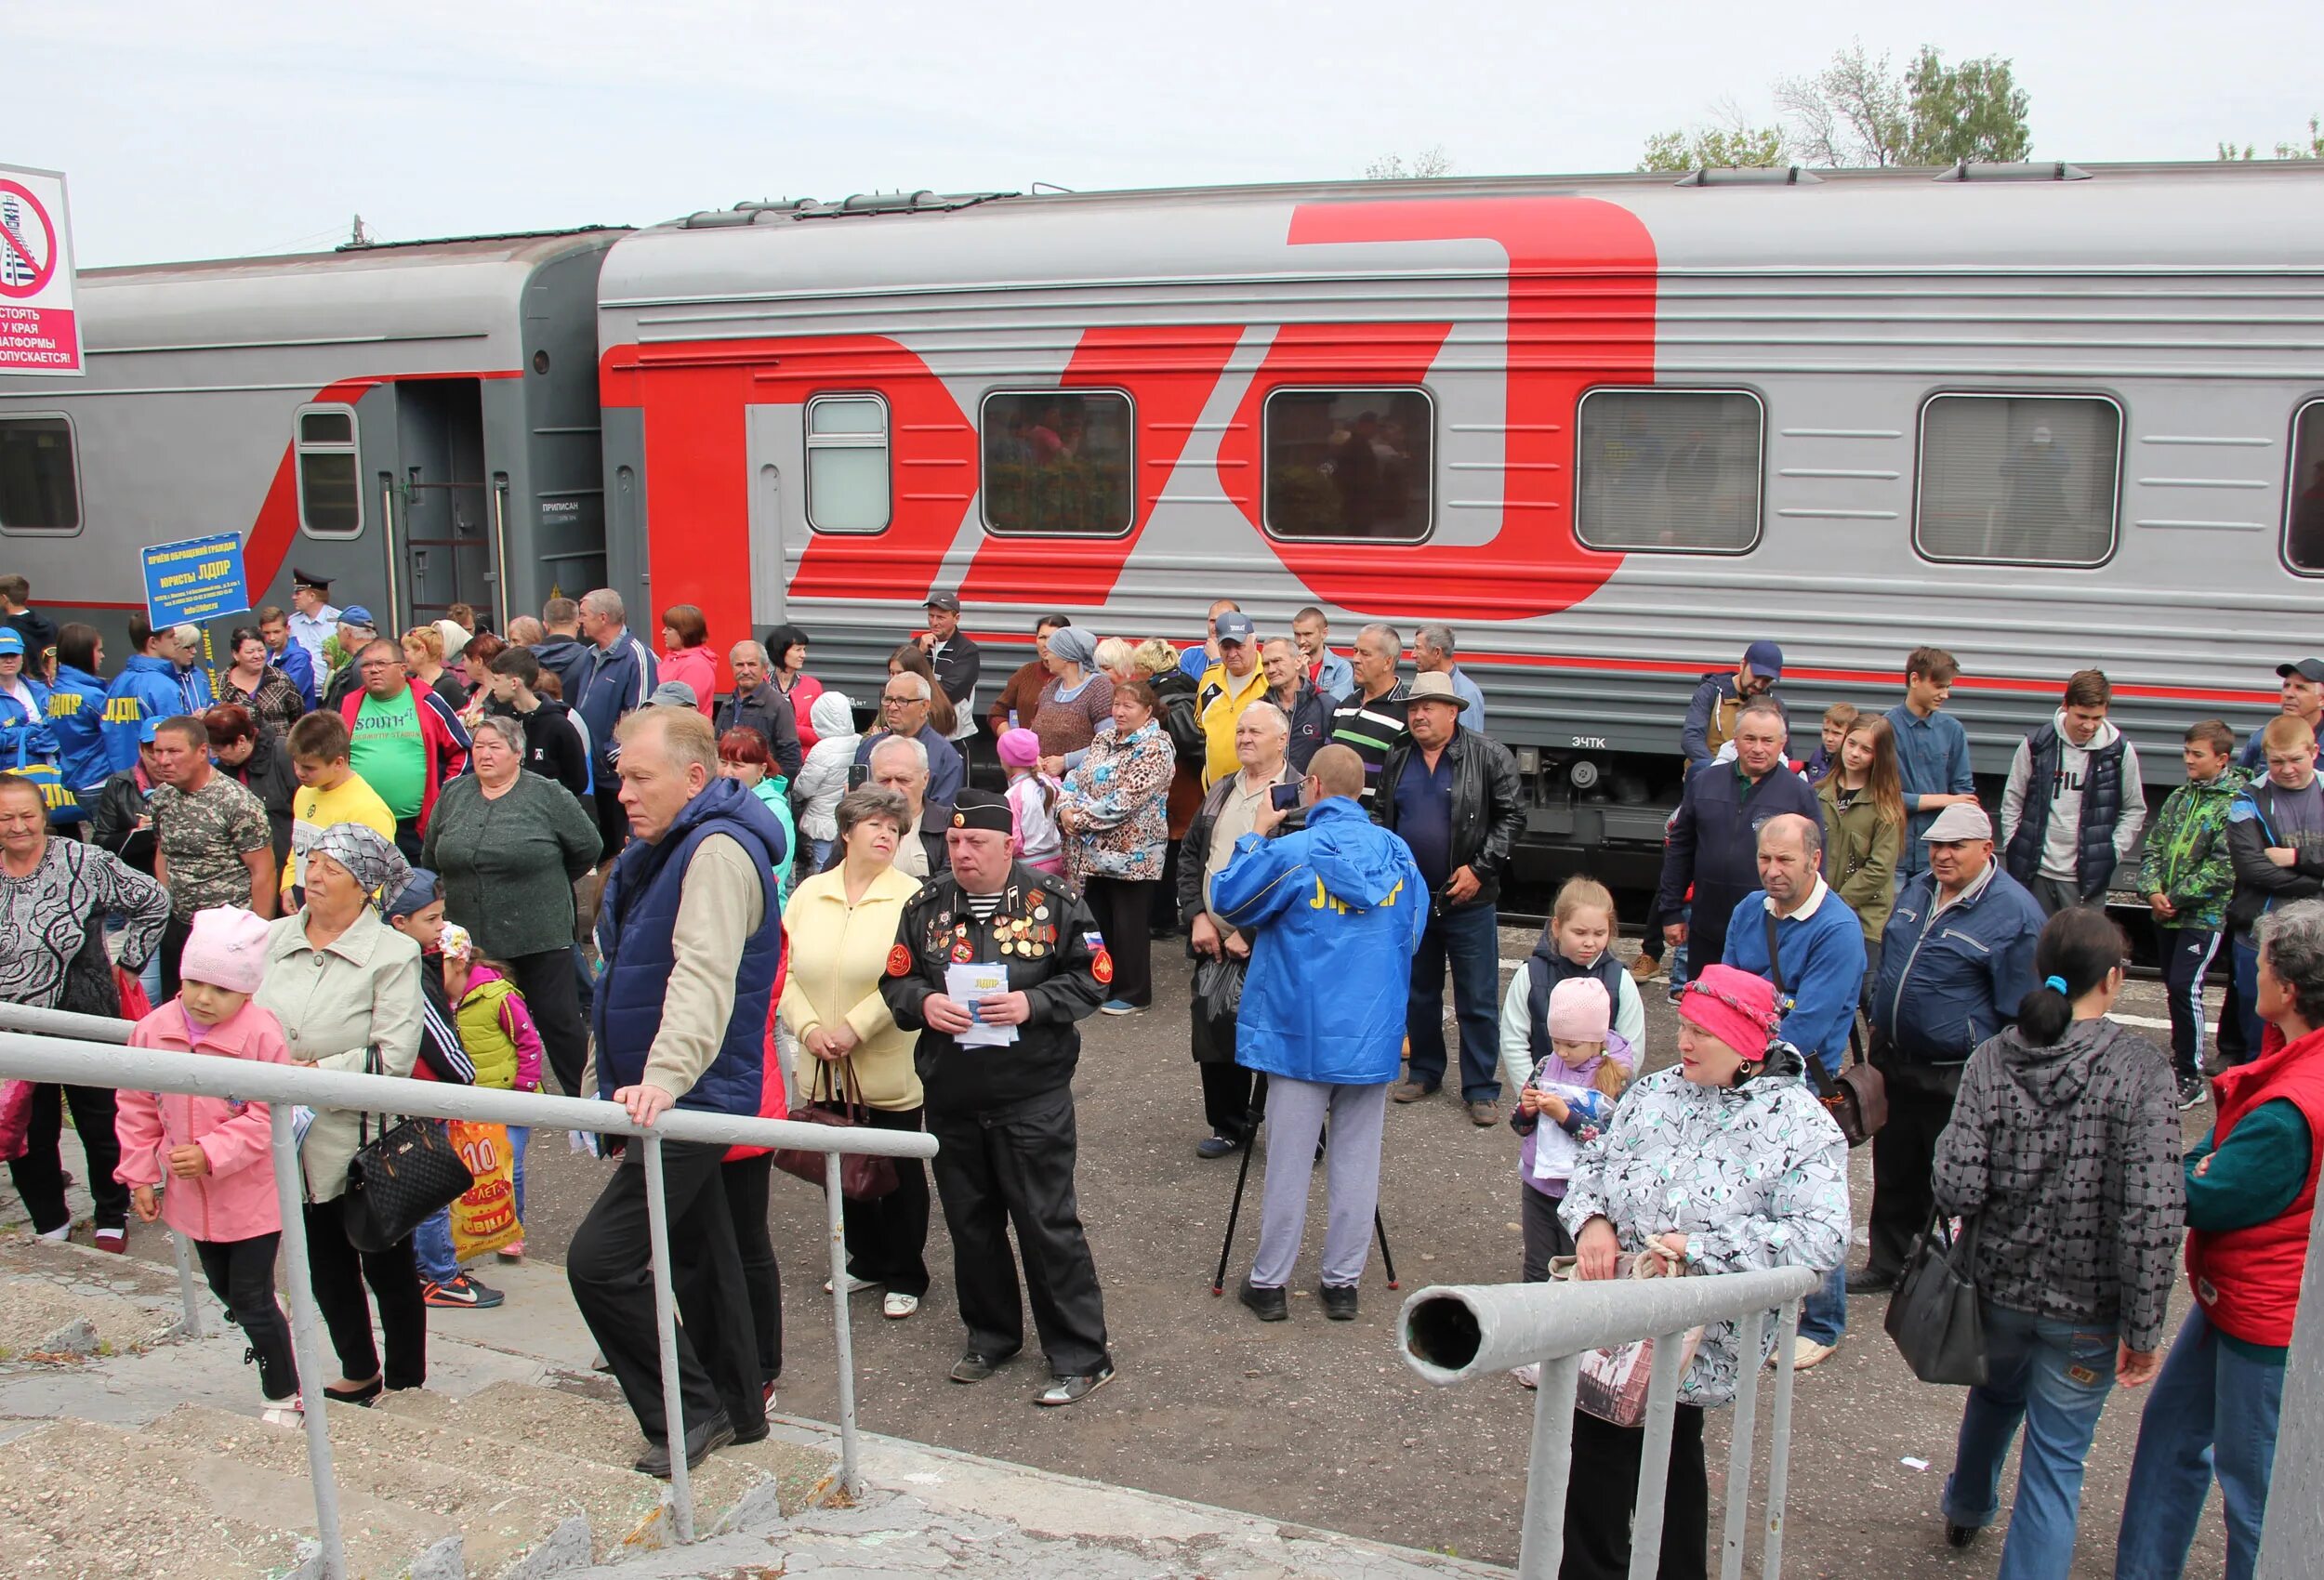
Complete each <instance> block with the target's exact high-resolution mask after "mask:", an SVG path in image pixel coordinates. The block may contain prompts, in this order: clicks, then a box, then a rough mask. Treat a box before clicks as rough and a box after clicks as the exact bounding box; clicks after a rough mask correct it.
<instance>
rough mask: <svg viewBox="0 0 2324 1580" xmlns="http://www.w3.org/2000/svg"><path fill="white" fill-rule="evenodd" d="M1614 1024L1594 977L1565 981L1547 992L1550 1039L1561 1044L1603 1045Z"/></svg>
mask: <svg viewBox="0 0 2324 1580" xmlns="http://www.w3.org/2000/svg"><path fill="white" fill-rule="evenodd" d="M1613 1024H1614V1006H1613V1004H1612V1003H1611V1002H1610V1001H1609V1000H1608V999H1607V998H1606V995H1605V984H1604V982H1602V981H1598V979H1597V978H1595V977H1568V978H1566V979H1565V981H1562V982H1560V983H1558V984H1557V986H1555V987H1553V988H1552V989H1551V990H1550V1036H1551V1038H1552V1040H1553V1041H1556V1042H1562V1043H1602V1042H1604V1041H1605V1034H1606V1031H1607V1029H1608V1028H1609V1027H1611V1026H1612V1025H1613Z"/></svg>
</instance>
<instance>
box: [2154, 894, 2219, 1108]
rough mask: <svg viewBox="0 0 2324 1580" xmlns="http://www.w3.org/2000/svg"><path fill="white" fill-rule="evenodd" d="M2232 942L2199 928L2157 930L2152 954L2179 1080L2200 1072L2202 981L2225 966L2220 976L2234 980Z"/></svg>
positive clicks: (2174, 1066) (2172, 1055)
mask: <svg viewBox="0 0 2324 1580" xmlns="http://www.w3.org/2000/svg"><path fill="white" fill-rule="evenodd" d="M2232 948H2233V941H2232V940H2230V939H2229V938H2228V937H2227V935H2226V934H2225V933H2224V932H2211V931H2208V930H2206V929H2204V928H2156V929H2155V953H2156V954H2158V955H2160V956H2161V957H2162V994H2163V1002H2164V1003H2165V1004H2167V1005H2168V1006H2169V1007H2170V1009H2171V1068H2172V1071H2173V1072H2174V1073H2177V1074H2178V1075H2179V1076H2181V1077H2182V1078H2184V1077H2185V1076H2188V1075H2195V1074H2199V1073H2201V1072H2200V1070H2199V1065H2200V1064H2201V1062H2202V1057H2201V1056H2202V1051H2203V1021H2204V1016H2203V979H2204V977H2205V976H2207V975H2208V974H2209V973H2210V971H2211V968H2212V966H2213V964H2215V963H2218V964H2224V966H2225V969H2223V970H2222V971H2221V972H2220V975H2221V976H2224V977H2225V978H2227V979H2228V980H2229V981H2233V980H2234V979H2235V962H2234V960H2233V959H2232V958H2230V959H2228V960H2226V961H2225V962H2224V963H2223V962H2220V961H2219V956H2220V955H2226V954H2229V953H2230V951H2231V950H2232Z"/></svg>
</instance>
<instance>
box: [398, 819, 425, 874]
mask: <svg viewBox="0 0 2324 1580" xmlns="http://www.w3.org/2000/svg"><path fill="white" fill-rule="evenodd" d="M423 843H424V841H422V840H421V838H420V836H419V819H417V818H416V817H413V818H398V819H396V820H395V848H396V849H397V850H398V851H400V852H402V854H403V859H404V860H405V861H407V862H411V864H412V865H414V866H417V865H419V852H420V848H421V846H422V844H423Z"/></svg>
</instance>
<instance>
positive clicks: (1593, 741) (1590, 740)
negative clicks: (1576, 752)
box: [1573, 735, 1606, 752]
mask: <svg viewBox="0 0 2324 1580" xmlns="http://www.w3.org/2000/svg"><path fill="white" fill-rule="evenodd" d="M1573 742H1574V744H1575V745H1576V746H1578V747H1580V748H1581V749H1582V750H1584V751H1591V752H1603V751H1604V750H1605V749H1606V746H1605V737H1604V736H1603V735H1577V736H1575V737H1574V738H1573Z"/></svg>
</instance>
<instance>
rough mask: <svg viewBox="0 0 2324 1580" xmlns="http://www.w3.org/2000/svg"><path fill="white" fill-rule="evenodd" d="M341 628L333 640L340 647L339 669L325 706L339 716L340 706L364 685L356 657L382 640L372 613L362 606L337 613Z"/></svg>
mask: <svg viewBox="0 0 2324 1580" xmlns="http://www.w3.org/2000/svg"><path fill="white" fill-rule="evenodd" d="M337 615H338V624H337V626H335V627H334V628H333V630H332V633H331V636H332V639H333V640H335V641H337V643H338V658H339V665H338V667H337V669H335V670H333V671H332V672H331V679H330V683H329V684H328V685H327V686H325V687H324V693H323V705H324V707H325V708H327V709H329V710H330V711H332V712H333V713H337V711H338V707H339V704H341V703H343V702H345V701H346V700H347V699H348V697H349V696H350V694H352V693H353V691H354V690H355V688H356V687H357V686H359V685H361V684H362V683H363V677H362V676H360V675H358V674H356V673H355V655H356V654H357V653H359V652H363V646H364V644H365V643H367V642H374V641H376V640H378V639H379V629H378V627H377V626H376V625H375V624H374V623H373V621H372V615H371V611H370V610H368V609H365V608H364V607H363V605H362V604H360V603H350V604H349V605H348V606H347V607H346V608H345V609H342V610H338V611H337Z"/></svg>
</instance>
